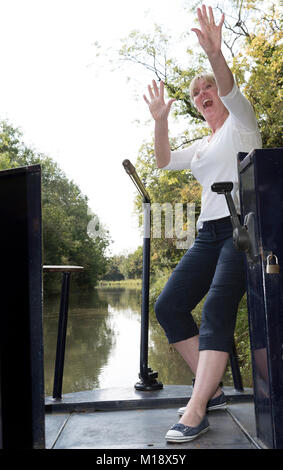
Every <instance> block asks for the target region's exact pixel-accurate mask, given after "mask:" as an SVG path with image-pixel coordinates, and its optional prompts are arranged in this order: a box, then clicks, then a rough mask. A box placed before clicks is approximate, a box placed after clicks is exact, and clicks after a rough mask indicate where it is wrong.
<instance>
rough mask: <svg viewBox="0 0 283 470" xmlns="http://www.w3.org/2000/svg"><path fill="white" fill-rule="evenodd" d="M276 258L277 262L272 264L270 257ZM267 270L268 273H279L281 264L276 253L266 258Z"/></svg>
mask: <svg viewBox="0 0 283 470" xmlns="http://www.w3.org/2000/svg"><path fill="white" fill-rule="evenodd" d="M271 258H275V264H270V259H271ZM266 272H267V274H279V272H280V266H279V264H278V258H277V256H276V255H273V254H271V255H268V257H267V258H266Z"/></svg>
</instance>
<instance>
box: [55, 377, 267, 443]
mask: <svg viewBox="0 0 283 470" xmlns="http://www.w3.org/2000/svg"><path fill="white" fill-rule="evenodd" d="M191 392H192V387H191V386H187V385H186V386H171V385H168V386H164V388H163V389H162V390H157V391H153V392H140V391H136V390H135V389H134V387H133V388H125V389H123V388H111V389H101V390H93V391H86V392H77V393H71V394H66V395H63V397H62V400H53V399H52V398H50V397H47V398H46V448H48V449H147V450H152V449H163V451H164V450H167V451H170V450H172V449H179V450H180V451H181V450H184V449H260V448H264V445H263V444H262V443H261V442H260V441H259V440H258V439H257V437H256V426H255V414H254V403H253V393H252V390H251V389H245V391H244V393H238V392H236V391H234V390H233V389H232V387H224V392H225V395H226V397H227V401H228V406H227V409H226V410H217V411H211V412H209V414H208V420H209V423H210V426H211V429H210V431H209V432H207V433H205V434H203V435H202V436H200V437H199V438H197V439H195V440H193V441H191V442H189V443H182V444H173V443H167V442H166V440H165V438H164V436H165V434H166V432H167V430H168V429H169V427H170V426H172V425H173V424H175V423H176V422H178V419H179V418H178V415H177V413H176V411H177V408H178V407H180V406H184V405H185V404H186V403H187V401H188V397H189V396H190V395H191Z"/></svg>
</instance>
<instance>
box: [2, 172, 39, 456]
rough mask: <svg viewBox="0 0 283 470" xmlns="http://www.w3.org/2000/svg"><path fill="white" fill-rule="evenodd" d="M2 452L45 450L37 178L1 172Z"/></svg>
mask: <svg viewBox="0 0 283 470" xmlns="http://www.w3.org/2000/svg"><path fill="white" fill-rule="evenodd" d="M0 217H1V219H0V220H1V230H0V246H1V263H0V291H1V303H0V321H1V332H0V335H1V336H0V338H1V355H0V363H1V372H0V379H1V397H0V402H1V432H2V442H1V445H2V448H22V449H32V448H43V447H44V446H45V426H44V373H43V332H42V258H41V249H42V245H41V172H40V166H39V165H33V166H30V167H22V168H17V169H12V170H5V171H1V172H0Z"/></svg>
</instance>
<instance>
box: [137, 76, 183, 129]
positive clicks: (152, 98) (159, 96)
mask: <svg viewBox="0 0 283 470" xmlns="http://www.w3.org/2000/svg"><path fill="white" fill-rule="evenodd" d="M152 85H153V86H152V87H151V86H150V85H148V93H149V99H148V98H147V96H146V95H143V98H144V100H145V102H146V104H147V105H148V107H149V110H150V112H151V115H152V117H153V119H154V120H155V121H165V120H167V119H168V115H169V112H170V109H171V106H172V103H174V101H176V99H175V98H171V99H170V100H169V101H168V103H165V101H164V82H163V81H161V82H160V87H159V89H158V86H157V84H156V81H155V80H152Z"/></svg>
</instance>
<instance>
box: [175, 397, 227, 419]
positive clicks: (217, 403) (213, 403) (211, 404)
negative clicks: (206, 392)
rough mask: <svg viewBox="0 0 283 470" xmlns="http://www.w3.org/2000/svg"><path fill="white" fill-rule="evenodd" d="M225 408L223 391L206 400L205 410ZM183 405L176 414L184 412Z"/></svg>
mask: <svg viewBox="0 0 283 470" xmlns="http://www.w3.org/2000/svg"><path fill="white" fill-rule="evenodd" d="M226 408H227V403H226V397H225V395H224V393H223V392H222V393H221V395H219V396H218V397H215V398H211V400H209V401H208V402H207V408H206V409H207V411H213V410H225V409H226ZM185 409H186V407H185V406H182V408H179V409H178V414H179V416H182V415H183V414H184V413H185Z"/></svg>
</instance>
